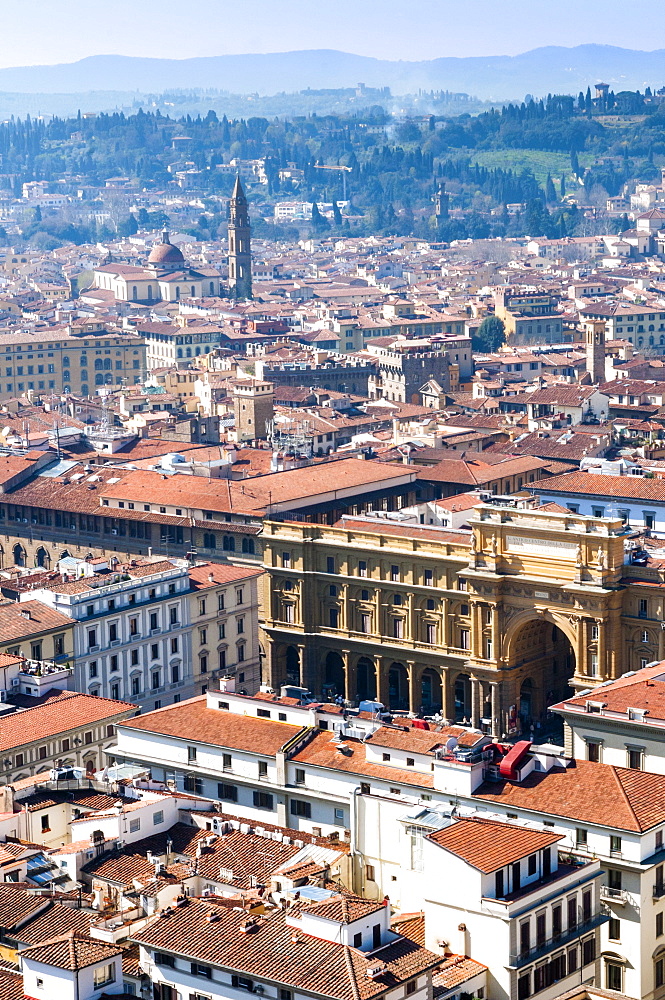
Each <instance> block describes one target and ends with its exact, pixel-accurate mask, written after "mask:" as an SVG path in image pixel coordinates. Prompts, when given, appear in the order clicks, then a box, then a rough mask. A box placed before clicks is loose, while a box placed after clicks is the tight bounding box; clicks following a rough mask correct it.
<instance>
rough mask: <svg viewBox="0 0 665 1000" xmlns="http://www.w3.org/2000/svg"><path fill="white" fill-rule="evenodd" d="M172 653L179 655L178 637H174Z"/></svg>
mask: <svg viewBox="0 0 665 1000" xmlns="http://www.w3.org/2000/svg"><path fill="white" fill-rule="evenodd" d="M171 652H172V653H177V652H178V637H177V635H176V636H174V637H173V638H172V639H171Z"/></svg>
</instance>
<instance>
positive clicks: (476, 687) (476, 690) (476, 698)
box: [471, 677, 481, 729]
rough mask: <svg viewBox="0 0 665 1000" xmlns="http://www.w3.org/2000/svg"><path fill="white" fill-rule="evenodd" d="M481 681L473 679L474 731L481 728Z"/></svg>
mask: <svg viewBox="0 0 665 1000" xmlns="http://www.w3.org/2000/svg"><path fill="white" fill-rule="evenodd" d="M480 693H481V690H480V681H479V680H478V678H477V677H472V678H471V725H472V726H473V728H474V729H479V728H480Z"/></svg>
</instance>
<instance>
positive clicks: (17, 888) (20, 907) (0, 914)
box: [0, 882, 48, 931]
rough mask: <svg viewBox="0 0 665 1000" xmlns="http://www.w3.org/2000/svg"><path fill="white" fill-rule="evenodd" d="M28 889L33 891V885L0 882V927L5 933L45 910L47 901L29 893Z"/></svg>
mask: <svg viewBox="0 0 665 1000" xmlns="http://www.w3.org/2000/svg"><path fill="white" fill-rule="evenodd" d="M28 889H34V885H32V884H31V883H28V882H0V927H2V928H4V929H5V931H8V930H11V928H13V927H15V926H16V925H17V924H19V923H23V922H25V921H26V920H28V919H29V918H30V917H31V916H36V915H37V914H38V913H39V912H41V911H42V910H44V909H46V906H47V904H48V900H47V899H44V897H43V896H35V895H33V894H32V893H29V892H28V891H27V890H28Z"/></svg>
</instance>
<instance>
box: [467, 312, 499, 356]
mask: <svg viewBox="0 0 665 1000" xmlns="http://www.w3.org/2000/svg"><path fill="white" fill-rule="evenodd" d="M505 339H506V328H505V326H504V323H503V320H502V319H499V317H498V316H486V317H485V319H484V320H483V321H482V323H481V324H480V326H479V327H478V329H477V330H476V332H475V334H474V335H473V338H472V341H471V344H472V347H473V349H474V351H489V352H491V351H496V350H497V348H499V347H501V345H502V344H503V343H504V342H505Z"/></svg>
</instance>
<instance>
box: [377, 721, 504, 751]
mask: <svg viewBox="0 0 665 1000" xmlns="http://www.w3.org/2000/svg"><path fill="white" fill-rule="evenodd" d="M451 737H455V739H456V740H457V742H458V743H459V744H460V745H461V746H474V745H475V744H476V743H478V741H479V740H482V739H484V736H483V734H482V733H473V732H469V730H468V729H464V728H463V727H462V726H443V727H441V728H440V729H430V730H429V731H428V730H426V729H415V728H414V727H413V726H409V727H408V729H393V728H392V727H388V726H382V727H381V728H380V729H377V731H376V732H375V733H372V735H371V736H369V737H368V738H367V739H366V740H365V743H366V744H367V743H370V744H374V745H376V746H380V747H391V748H392V749H394V750H410V751H412V752H415V753H426V754H432V755H433V754H434V751H435V750H437V749H439V747H445V745H446V743H447V741H448V740H449V739H450V738H451Z"/></svg>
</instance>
